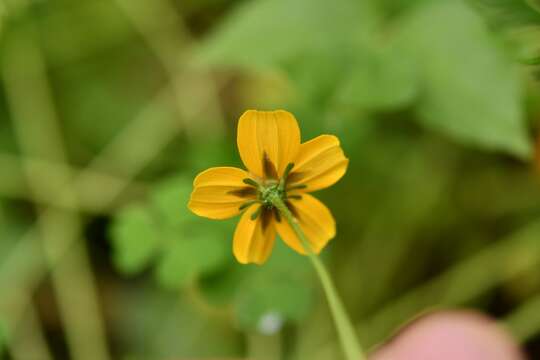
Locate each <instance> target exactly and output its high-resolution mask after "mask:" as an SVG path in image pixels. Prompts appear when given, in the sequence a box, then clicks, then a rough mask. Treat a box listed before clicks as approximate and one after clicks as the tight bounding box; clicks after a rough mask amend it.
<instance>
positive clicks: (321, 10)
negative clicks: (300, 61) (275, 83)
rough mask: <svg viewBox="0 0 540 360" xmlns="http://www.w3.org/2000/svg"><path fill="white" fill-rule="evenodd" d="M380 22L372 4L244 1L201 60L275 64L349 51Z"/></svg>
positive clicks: (347, 0)
mask: <svg viewBox="0 0 540 360" xmlns="http://www.w3.org/2000/svg"><path fill="white" fill-rule="evenodd" d="M306 9H309V11H308V12H306ZM376 21H377V19H376V14H375V12H374V9H373V8H372V7H371V4H370V2H368V1H352V0H337V1H333V2H328V1H325V0H261V1H253V2H245V3H244V4H243V6H239V7H238V8H237V9H236V10H235V11H234V12H233V13H232V14H230V15H229V16H228V17H227V18H226V21H225V22H224V23H223V24H221V26H219V27H218V28H217V29H216V31H214V32H213V34H212V35H211V36H210V37H209V38H207V39H206V41H205V43H204V44H203V46H202V48H201V49H200V53H199V59H200V60H201V61H203V62H205V63H210V64H220V65H242V66H247V67H268V66H274V65H276V64H277V63H282V62H283V61H286V60H291V59H293V58H294V57H296V56H299V55H302V54H305V53H310V54H314V55H315V54H317V53H321V52H325V51H328V50H330V51H334V50H335V51H343V50H344V49H348V46H350V45H351V44H352V43H356V42H359V41H362V39H363V38H365V35H366V33H367V32H369V31H370V30H371V29H372V28H373V26H374V24H375V23H376Z"/></svg>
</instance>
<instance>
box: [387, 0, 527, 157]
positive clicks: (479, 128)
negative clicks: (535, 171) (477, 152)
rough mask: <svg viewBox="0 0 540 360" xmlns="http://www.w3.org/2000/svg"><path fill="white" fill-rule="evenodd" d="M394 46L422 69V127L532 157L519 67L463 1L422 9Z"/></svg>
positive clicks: (406, 23)
mask: <svg viewBox="0 0 540 360" xmlns="http://www.w3.org/2000/svg"><path fill="white" fill-rule="evenodd" d="M427 29H429V31H427ZM397 42H398V43H399V44H402V46H403V49H404V51H407V52H408V53H410V54H411V55H413V56H415V58H416V62H417V64H418V69H419V70H420V76H421V88H422V93H421V95H420V103H419V106H418V109H417V111H418V116H419V118H420V120H421V122H422V123H423V124H425V125H426V126H427V127H429V128H432V129H434V130H437V131H440V132H443V133H445V134H447V135H449V136H451V137H453V138H454V139H456V140H459V141H461V142H463V143H467V144H474V145H476V146H479V147H482V148H485V149H492V150H502V151H507V152H509V153H512V154H514V155H517V156H520V157H523V158H526V157H529V156H530V154H531V144H530V143H529V140H528V138H527V133H526V130H525V124H524V116H523V109H522V93H521V84H520V78H519V74H518V72H517V70H518V69H517V68H516V66H515V65H514V64H512V62H511V61H510V60H509V58H508V56H507V55H506V54H505V53H504V52H503V51H502V49H501V48H500V47H499V46H498V44H497V42H496V40H495V39H494V38H493V37H492V35H491V34H490V33H489V32H488V31H487V29H486V26H485V24H484V23H483V22H482V19H481V18H480V17H479V16H478V15H476V14H475V13H474V12H473V11H472V10H471V9H470V8H468V7H467V6H466V5H465V3H464V2H462V1H453V0H452V1H435V2H430V3H429V4H428V5H427V6H423V7H420V8H419V9H418V10H417V11H414V12H412V13H411V14H410V15H409V16H408V17H407V18H406V19H405V21H404V23H403V24H402V28H401V29H400V33H399V36H398V38H397Z"/></svg>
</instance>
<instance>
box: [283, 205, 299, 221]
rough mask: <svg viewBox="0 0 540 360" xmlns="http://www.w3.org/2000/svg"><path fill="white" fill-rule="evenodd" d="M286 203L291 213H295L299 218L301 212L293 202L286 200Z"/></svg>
mask: <svg viewBox="0 0 540 360" xmlns="http://www.w3.org/2000/svg"><path fill="white" fill-rule="evenodd" d="M285 205H287V208H288V209H289V211H290V212H291V214H293V216H294V217H295V218H297V219H298V215H299V214H298V211H297V210H296V208H295V207H294V206H293V204H292V203H291V202H290V201H285Z"/></svg>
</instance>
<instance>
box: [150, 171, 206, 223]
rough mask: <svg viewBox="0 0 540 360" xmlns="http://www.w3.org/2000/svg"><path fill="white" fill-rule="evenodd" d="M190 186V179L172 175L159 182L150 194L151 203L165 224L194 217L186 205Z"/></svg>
mask: <svg viewBox="0 0 540 360" xmlns="http://www.w3.org/2000/svg"><path fill="white" fill-rule="evenodd" d="M191 188H192V186H191V181H189V180H187V179H186V177H185V176H180V177H173V178H171V179H167V180H165V181H163V182H162V183H160V184H159V185H158V186H156V188H155V190H154V191H153V192H152V194H150V202H151V205H152V207H153V208H154V209H155V212H156V213H157V214H158V216H159V220H160V221H161V222H164V223H165V225H166V226H176V225H179V224H183V223H185V222H186V221H192V220H193V219H196V217H195V215H193V214H192V213H191V211H189V209H188V207H187V204H188V202H189V197H190V194H191Z"/></svg>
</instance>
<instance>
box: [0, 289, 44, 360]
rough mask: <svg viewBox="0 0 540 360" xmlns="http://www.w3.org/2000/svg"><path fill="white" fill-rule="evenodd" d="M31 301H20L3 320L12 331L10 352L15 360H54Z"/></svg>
mask: <svg viewBox="0 0 540 360" xmlns="http://www.w3.org/2000/svg"><path fill="white" fill-rule="evenodd" d="M28 301H29V299H28V298H26V299H19V301H17V306H16V308H15V309H11V311H9V312H6V314H7V315H8V316H7V317H6V318H4V319H3V320H5V321H7V323H8V328H9V329H10V335H9V352H10V354H11V357H12V358H13V359H14V360H28V359H40V360H52V359H53V357H52V355H51V353H50V352H49V349H48V347H47V341H46V340H45V335H44V334H43V329H42V328H41V324H40V322H39V319H38V316H37V314H36V312H35V309H34V307H33V306H32V304H29V303H28Z"/></svg>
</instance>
